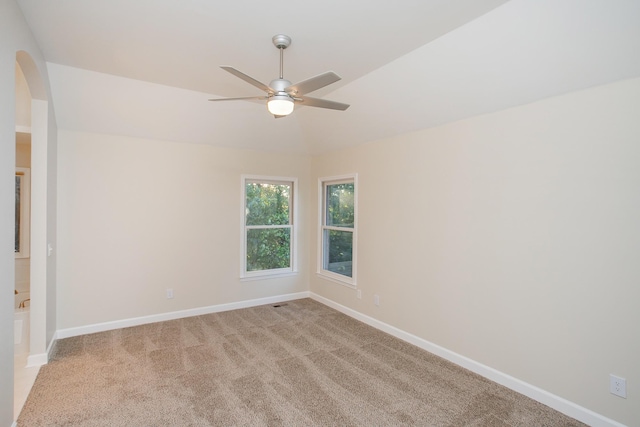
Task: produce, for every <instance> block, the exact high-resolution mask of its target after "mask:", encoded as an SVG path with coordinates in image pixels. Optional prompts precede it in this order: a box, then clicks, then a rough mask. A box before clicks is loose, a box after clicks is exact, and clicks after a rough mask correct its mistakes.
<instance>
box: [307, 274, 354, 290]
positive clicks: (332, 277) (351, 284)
mask: <svg viewBox="0 0 640 427" xmlns="http://www.w3.org/2000/svg"><path fill="white" fill-rule="evenodd" d="M316 274H317V275H318V277H320V278H321V279H326V280H328V281H330V282H334V283H337V284H339V285H342V286H346V287H347V288H351V289H356V287H357V286H356V284H355V282H354V281H353V279H351V278H350V279H351V280H345V279H342V278H340V277H339V276H338V275H333V274H332V275H329V274H327V273H325V272H322V271H317V272H316Z"/></svg>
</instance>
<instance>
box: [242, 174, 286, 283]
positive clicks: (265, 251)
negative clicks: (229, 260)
mask: <svg viewBox="0 0 640 427" xmlns="http://www.w3.org/2000/svg"><path fill="white" fill-rule="evenodd" d="M243 183H244V236H243V240H244V242H243V243H244V268H243V272H242V273H243V276H245V277H249V276H256V275H264V274H278V273H286V272H292V271H293V270H294V268H293V262H292V261H293V246H294V245H293V241H294V236H293V203H294V199H293V190H294V180H291V181H280V180H270V179H263V178H247V177H245V178H243Z"/></svg>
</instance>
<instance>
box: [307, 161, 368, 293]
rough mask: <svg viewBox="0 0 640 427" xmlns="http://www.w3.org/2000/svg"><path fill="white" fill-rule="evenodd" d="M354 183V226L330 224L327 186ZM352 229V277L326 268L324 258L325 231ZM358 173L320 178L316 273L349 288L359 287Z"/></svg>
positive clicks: (325, 249)
mask: <svg viewBox="0 0 640 427" xmlns="http://www.w3.org/2000/svg"><path fill="white" fill-rule="evenodd" d="M346 183H353V228H349V227H335V226H328V225H327V224H326V223H327V186H328V185H335V184H346ZM325 230H337V231H351V233H352V234H353V240H352V252H351V258H352V259H351V277H349V276H345V275H342V274H338V273H334V272H333V271H329V270H327V269H325V266H324V260H325V254H326V251H327V250H328V248H325V241H324V231H325ZM357 259H358V174H357V173H351V174H345V175H338V176H329V177H322V178H318V254H317V260H316V266H317V270H316V274H317V275H318V276H319V277H322V278H324V279H327V280H330V281H332V282H336V283H339V284H341V285H344V286H347V287H349V288H353V289H355V288H357V271H358V269H357V265H358V261H357Z"/></svg>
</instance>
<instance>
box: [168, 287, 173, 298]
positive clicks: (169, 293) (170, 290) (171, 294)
mask: <svg viewBox="0 0 640 427" xmlns="http://www.w3.org/2000/svg"><path fill="white" fill-rule="evenodd" d="M171 298H173V289H167V299H171Z"/></svg>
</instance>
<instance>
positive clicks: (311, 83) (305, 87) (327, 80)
mask: <svg viewBox="0 0 640 427" xmlns="http://www.w3.org/2000/svg"><path fill="white" fill-rule="evenodd" d="M341 78H342V77H340V76H339V75H337V74H336V73H334V72H333V71H327V72H326V73H323V74H320V75H317V76H315V77H311V78H310V79H307V80H304V81H301V82H300V83H296V84H293V85H291V86H289V87H288V88H286V89H285V92H287V93H290V94H292V95H294V96H297V95H304V94H306V93H311V92H313V91H314V90H318V89H320V88H323V87H325V86H328V85H330V84H331V83H335V82H337V81H338V80H340V79H341Z"/></svg>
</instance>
